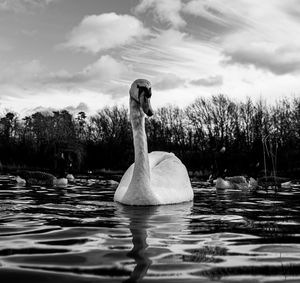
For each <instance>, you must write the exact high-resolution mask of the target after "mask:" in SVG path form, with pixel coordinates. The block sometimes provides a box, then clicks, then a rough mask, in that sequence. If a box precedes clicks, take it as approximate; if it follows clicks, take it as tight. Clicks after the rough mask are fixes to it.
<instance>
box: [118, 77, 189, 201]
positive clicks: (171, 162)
mask: <svg viewBox="0 0 300 283" xmlns="http://www.w3.org/2000/svg"><path fill="white" fill-rule="evenodd" d="M129 94H130V120H131V124H132V130H133V140H134V161H135V162H134V164H132V165H131V166H130V167H129V168H128V169H127V171H126V172H125V174H124V176H123V177H122V179H121V181H120V184H119V186H118V188H117V190H116V192H115V195H114V200H115V201H117V202H120V203H123V204H127V205H160V204H172V203H180V202H186V201H191V200H193V197H194V193H193V189H192V187H191V182H190V179H189V176H188V173H187V170H186V167H185V166H184V165H183V164H182V163H181V161H180V160H179V159H178V158H177V157H176V156H175V155H174V154H173V153H168V152H162V151H154V152H151V153H149V154H148V145H147V136H146V132H145V114H146V115H147V116H152V115H153V111H152V108H151V104H150V98H151V84H150V82H149V81H147V80H144V79H138V80H135V81H134V82H133V83H132V85H131V88H130V91H129Z"/></svg>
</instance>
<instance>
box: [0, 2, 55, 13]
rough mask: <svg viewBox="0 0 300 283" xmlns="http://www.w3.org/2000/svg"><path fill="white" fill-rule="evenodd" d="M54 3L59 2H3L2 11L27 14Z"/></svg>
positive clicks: (0, 8) (1, 4) (0, 7)
mask: <svg viewBox="0 0 300 283" xmlns="http://www.w3.org/2000/svg"><path fill="white" fill-rule="evenodd" d="M54 1H58V0H2V1H1V2H0V11H11V12H14V13H26V12H30V11H31V10H32V9H35V8H43V7H45V6H47V5H48V4H50V3H52V2H54Z"/></svg>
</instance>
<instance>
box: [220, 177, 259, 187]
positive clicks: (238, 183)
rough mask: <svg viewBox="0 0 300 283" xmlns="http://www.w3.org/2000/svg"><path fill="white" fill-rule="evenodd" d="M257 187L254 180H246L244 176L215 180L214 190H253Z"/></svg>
mask: <svg viewBox="0 0 300 283" xmlns="http://www.w3.org/2000/svg"><path fill="white" fill-rule="evenodd" d="M256 186H257V181H256V180H255V179H254V178H252V177H251V178H250V179H249V180H247V179H246V178H245V177H244V176H233V177H226V178H225V179H223V178H221V177H218V178H217V180H216V184H215V187H216V189H224V190H226V189H238V190H240V189H253V188H255V187H256Z"/></svg>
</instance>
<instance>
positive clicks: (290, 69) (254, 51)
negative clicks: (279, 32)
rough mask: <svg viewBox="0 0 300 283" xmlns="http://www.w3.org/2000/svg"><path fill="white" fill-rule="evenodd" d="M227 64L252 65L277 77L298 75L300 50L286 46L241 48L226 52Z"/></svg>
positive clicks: (225, 61)
mask: <svg viewBox="0 0 300 283" xmlns="http://www.w3.org/2000/svg"><path fill="white" fill-rule="evenodd" d="M224 55H225V60H224V61H223V62H224V63H225V64H239V65H246V66H249V65H252V66H254V67H256V68H260V69H263V70H267V71H270V72H272V73H273V74H276V75H284V74H289V73H298V72H299V71H300V55H299V48H296V47H294V48H293V47H292V46H286V47H281V48H276V49H273V50H272V49H271V48H267V47H264V46H256V47H254V46H252V47H251V48H249V46H247V47H244V48H242V47H239V48H238V49H233V50H225V51H224Z"/></svg>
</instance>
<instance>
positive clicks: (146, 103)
mask: <svg viewBox="0 0 300 283" xmlns="http://www.w3.org/2000/svg"><path fill="white" fill-rule="evenodd" d="M150 97H151V96H150ZM150 97H147V96H146V95H145V94H142V95H141V96H140V103H141V106H142V109H143V111H144V113H145V114H146V115H147V116H148V117H151V116H152V115H153V109H152V106H151V103H150Z"/></svg>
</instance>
